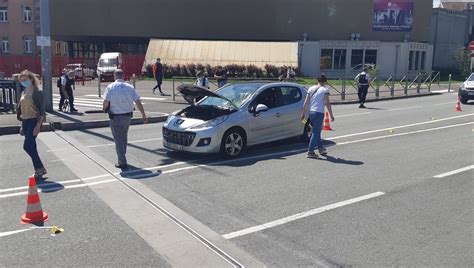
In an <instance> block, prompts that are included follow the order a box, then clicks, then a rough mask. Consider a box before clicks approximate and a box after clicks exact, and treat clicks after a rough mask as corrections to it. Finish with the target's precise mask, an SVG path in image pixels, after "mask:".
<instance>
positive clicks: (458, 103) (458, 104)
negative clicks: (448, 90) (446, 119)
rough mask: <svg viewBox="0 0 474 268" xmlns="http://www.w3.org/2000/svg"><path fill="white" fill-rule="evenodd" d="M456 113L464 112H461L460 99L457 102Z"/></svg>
mask: <svg viewBox="0 0 474 268" xmlns="http://www.w3.org/2000/svg"><path fill="white" fill-rule="evenodd" d="M455 111H456V112H462V110H461V102H460V100H459V98H458V101H457V102H456V109H455Z"/></svg>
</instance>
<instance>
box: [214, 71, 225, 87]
mask: <svg viewBox="0 0 474 268" xmlns="http://www.w3.org/2000/svg"><path fill="white" fill-rule="evenodd" d="M214 78H217V87H218V88H221V87H223V86H225V84H227V71H226V69H224V68H223V67H222V66H218V67H217V70H216V73H215V74H214Z"/></svg>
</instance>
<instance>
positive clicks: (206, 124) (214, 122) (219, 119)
mask: <svg viewBox="0 0 474 268" xmlns="http://www.w3.org/2000/svg"><path fill="white" fill-rule="evenodd" d="M227 118H229V116H228V115H224V116H221V117H217V118H214V119H211V120H209V121H206V122H204V123H202V124H199V125H197V126H194V127H191V129H201V128H210V127H216V126H218V125H220V124H222V123H224V121H225V120H227Z"/></svg>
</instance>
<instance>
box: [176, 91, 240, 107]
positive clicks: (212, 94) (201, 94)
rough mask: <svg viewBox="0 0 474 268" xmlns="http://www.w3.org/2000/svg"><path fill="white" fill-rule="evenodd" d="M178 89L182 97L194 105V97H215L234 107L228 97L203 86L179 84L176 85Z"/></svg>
mask: <svg viewBox="0 0 474 268" xmlns="http://www.w3.org/2000/svg"><path fill="white" fill-rule="evenodd" d="M178 91H179V93H181V95H183V98H184V99H185V100H186V101H187V102H188V103H189V104H191V105H194V100H195V99H201V98H203V97H215V98H221V99H224V100H226V101H228V102H230V103H231V104H232V105H233V106H234V107H235V105H234V104H233V103H232V101H230V100H229V99H228V98H226V97H224V96H222V95H220V94H218V93H217V92H214V91H211V90H209V89H207V88H204V87H200V86H196V85H180V86H178ZM236 108H237V107H236Z"/></svg>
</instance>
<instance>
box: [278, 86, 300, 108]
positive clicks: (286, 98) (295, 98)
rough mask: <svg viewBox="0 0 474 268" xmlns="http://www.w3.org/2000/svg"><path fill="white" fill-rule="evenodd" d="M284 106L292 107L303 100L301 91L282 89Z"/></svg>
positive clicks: (289, 88)
mask: <svg viewBox="0 0 474 268" xmlns="http://www.w3.org/2000/svg"><path fill="white" fill-rule="evenodd" d="M280 90H281V96H282V101H283V105H290V104H293V103H297V102H299V101H300V100H301V97H302V95H301V90H300V89H299V88H297V87H280Z"/></svg>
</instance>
